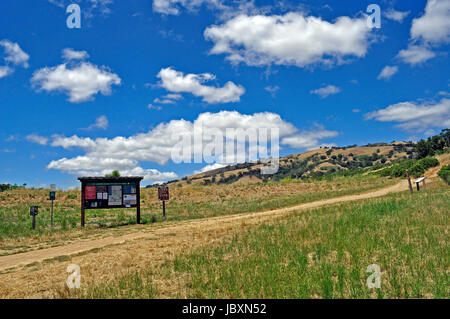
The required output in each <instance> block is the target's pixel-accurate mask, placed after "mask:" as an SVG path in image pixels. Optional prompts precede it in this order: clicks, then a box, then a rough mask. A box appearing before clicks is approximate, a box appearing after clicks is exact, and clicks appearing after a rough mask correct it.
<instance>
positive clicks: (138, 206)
mask: <svg viewBox="0 0 450 319" xmlns="http://www.w3.org/2000/svg"><path fill="white" fill-rule="evenodd" d="M136 200H137V202H136V222H137V223H138V224H140V223H141V186H140V185H139V182H136Z"/></svg>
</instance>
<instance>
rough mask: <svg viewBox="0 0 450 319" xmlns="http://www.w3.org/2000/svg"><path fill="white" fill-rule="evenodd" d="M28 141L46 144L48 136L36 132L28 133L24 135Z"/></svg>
mask: <svg viewBox="0 0 450 319" xmlns="http://www.w3.org/2000/svg"><path fill="white" fill-rule="evenodd" d="M25 138H26V139H27V140H28V141H30V142H33V143H37V144H41V145H47V143H48V137H44V136H40V135H37V134H30V135H27V136H26V137H25Z"/></svg>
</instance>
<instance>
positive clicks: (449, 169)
mask: <svg viewBox="0 0 450 319" xmlns="http://www.w3.org/2000/svg"><path fill="white" fill-rule="evenodd" d="M438 176H439V177H440V178H442V179H443V180H444V182H446V183H447V184H449V185H450V165H445V166H442V168H441V170H440V171H439V172H438Z"/></svg>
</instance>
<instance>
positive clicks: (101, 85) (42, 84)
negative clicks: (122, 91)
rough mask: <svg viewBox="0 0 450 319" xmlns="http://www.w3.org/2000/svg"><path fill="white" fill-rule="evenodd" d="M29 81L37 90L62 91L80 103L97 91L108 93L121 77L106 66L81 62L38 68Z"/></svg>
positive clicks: (70, 98) (92, 97) (91, 97)
mask: <svg viewBox="0 0 450 319" xmlns="http://www.w3.org/2000/svg"><path fill="white" fill-rule="evenodd" d="M31 83H32V84H33V86H35V87H37V88H38V91H47V92H54V91H56V92H64V93H65V94H67V95H68V96H69V101H70V102H72V103H80V102H85V101H89V100H93V99H94V95H96V94H98V93H101V94H103V95H110V94H111V91H112V89H111V87H112V86H113V85H120V84H121V79H120V78H119V76H118V75H117V74H114V73H112V72H110V71H109V70H108V68H106V67H98V66H96V65H94V64H91V63H89V62H81V63H78V64H75V65H68V64H67V63H64V64H61V65H58V66H55V67H45V68H42V69H39V70H37V71H35V72H34V74H33V77H32V79H31Z"/></svg>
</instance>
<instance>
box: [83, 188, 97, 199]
mask: <svg viewBox="0 0 450 319" xmlns="http://www.w3.org/2000/svg"><path fill="white" fill-rule="evenodd" d="M85 192H86V195H85V196H84V198H85V199H97V187H96V186H86V188H85Z"/></svg>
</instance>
